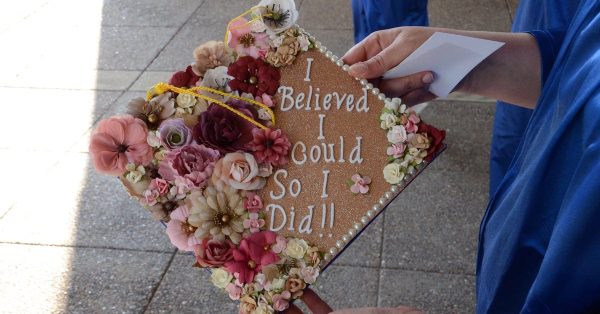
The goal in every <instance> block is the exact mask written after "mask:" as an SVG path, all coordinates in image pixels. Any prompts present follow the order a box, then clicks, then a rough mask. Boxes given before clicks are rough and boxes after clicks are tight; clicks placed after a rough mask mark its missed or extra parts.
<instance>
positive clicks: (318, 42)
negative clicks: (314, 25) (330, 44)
mask: <svg viewBox="0 0 600 314" xmlns="http://www.w3.org/2000/svg"><path fill="white" fill-rule="evenodd" d="M322 45H323V44H321V42H320V41H317V42H315V47H316V48H321V46H322Z"/></svg>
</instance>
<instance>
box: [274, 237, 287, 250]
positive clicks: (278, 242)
mask: <svg viewBox="0 0 600 314" xmlns="http://www.w3.org/2000/svg"><path fill="white" fill-rule="evenodd" d="M286 246H287V240H286V238H285V237H284V236H282V235H278V236H277V238H275V245H273V247H272V248H271V250H272V251H273V252H274V253H277V254H279V253H281V252H283V250H285V247H286Z"/></svg>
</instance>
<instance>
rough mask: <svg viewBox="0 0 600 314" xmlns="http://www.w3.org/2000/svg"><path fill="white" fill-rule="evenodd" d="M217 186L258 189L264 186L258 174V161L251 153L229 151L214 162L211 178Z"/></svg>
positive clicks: (262, 179) (263, 179)
mask: <svg viewBox="0 0 600 314" xmlns="http://www.w3.org/2000/svg"><path fill="white" fill-rule="evenodd" d="M211 181H212V183H213V184H214V185H215V186H217V187H223V186H226V185H228V186H231V187H233V188H234V189H238V190H247V191H252V190H258V189H262V188H263V187H264V186H265V183H266V180H265V178H263V177H261V176H259V171H258V163H256V160H255V159H254V157H253V156H252V155H251V154H248V153H229V154H227V155H225V157H223V158H221V159H219V161H217V162H216V164H215V167H214V171H213V174H212V178H211Z"/></svg>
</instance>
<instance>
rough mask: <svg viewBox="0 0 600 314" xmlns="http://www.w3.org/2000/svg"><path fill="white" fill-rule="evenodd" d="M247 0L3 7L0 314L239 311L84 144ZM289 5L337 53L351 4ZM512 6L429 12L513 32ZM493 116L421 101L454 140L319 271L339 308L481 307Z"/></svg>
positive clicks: (34, 1)
mask: <svg viewBox="0 0 600 314" xmlns="http://www.w3.org/2000/svg"><path fill="white" fill-rule="evenodd" d="M254 2H255V1H247V0H246V1H241V0H235V1H230V0H227V1H217V0H210V1H209V0H205V1H202V0H104V1H102V0H86V1H77V0H28V1H17V2H11V3H10V5H8V7H6V6H5V10H2V11H1V12H0V40H1V41H2V42H3V47H4V48H3V49H2V52H1V53H0V55H1V56H2V58H0V69H1V71H0V97H1V99H2V107H1V108H3V109H2V111H3V114H2V118H3V119H2V122H1V123H0V134H2V135H1V136H0V160H1V161H2V162H1V163H0V173H1V174H2V180H1V182H0V191H1V192H0V193H1V195H0V250H1V251H0V252H1V253H0V312H2V313H45V312H82V313H83V312H85V313H88V312H109V313H114V312H133V313H135V312H149V313H158V312H182V313H185V312H196V313H221V312H225V313H226V312H234V311H235V305H234V303H232V302H230V301H229V300H228V299H227V297H225V296H224V295H222V294H220V293H218V292H217V291H216V290H215V289H214V288H213V287H212V286H211V284H209V283H207V282H206V275H205V274H204V273H202V272H195V271H189V267H190V266H191V264H192V259H191V257H190V256H187V255H183V254H178V253H177V252H176V251H175V250H174V249H173V248H172V247H171V245H170V244H169V242H168V240H167V238H166V236H165V234H164V231H163V229H162V227H161V226H160V225H159V224H158V223H155V222H153V221H152V220H151V219H150V218H149V216H148V215H147V214H146V213H145V212H144V211H143V210H142V209H141V208H140V207H138V206H137V205H136V204H135V203H134V202H133V201H131V200H129V199H128V197H127V195H126V194H125V192H124V191H122V190H121V188H120V187H119V184H117V182H116V181H115V180H114V179H110V178H107V177H104V176H100V175H97V174H95V173H94V172H93V171H92V170H91V169H90V164H89V160H88V154H87V152H86V150H87V138H88V135H89V130H90V128H91V127H92V126H93V125H94V124H95V123H96V122H97V121H98V120H99V119H100V118H102V117H105V116H109V115H112V114H114V113H118V112H122V111H123V108H124V105H125V104H126V103H127V100H128V99H130V98H132V97H133V96H137V95H140V94H141V93H142V92H143V91H144V90H145V89H146V88H147V87H149V85H150V84H152V83H153V82H156V81H159V80H165V79H167V78H168V76H169V73H170V72H171V71H174V70H178V69H181V68H182V67H184V66H185V65H186V64H188V63H189V62H190V61H191V56H190V55H191V51H192V49H193V48H194V47H195V46H196V45H197V44H199V43H201V42H204V41H206V40H209V39H214V38H219V37H215V36H220V34H222V32H223V29H224V27H225V24H226V21H227V20H228V18H231V17H232V16H234V15H236V12H240V11H242V9H243V8H246V7H250V6H251V5H253V4H254ZM298 2H299V5H300V12H301V19H300V21H299V23H300V24H301V25H302V26H303V27H304V28H306V29H308V30H309V31H310V32H311V33H313V34H314V35H316V36H317V37H319V38H320V40H321V41H322V42H323V43H326V45H327V46H328V47H331V48H332V49H333V50H334V51H335V52H336V53H338V54H340V55H341V54H343V52H344V51H345V50H347V49H348V48H349V47H351V45H352V31H351V27H352V23H351V13H350V8H349V1H348V0H304V1H302V0H299V1H298ZM515 6H516V0H485V1H484V0H432V1H430V15H431V23H432V24H433V25H436V26H447V27H455V28H466V29H485V30H496V31H506V30H508V29H509V26H510V23H511V19H512V17H511V16H512V14H513V13H514V9H515ZM492 115H493V105H492V103H491V102H489V101H487V102H486V101H478V100H476V99H475V100H474V99H467V100H465V99H460V98H459V99H458V100H456V99H455V100H450V101H437V102H435V103H433V104H432V105H431V106H429V107H428V108H427V109H426V110H425V112H424V116H425V119H427V121H430V122H432V123H433V124H435V125H436V126H438V127H442V128H445V129H446V130H447V131H448V139H447V142H448V144H449V146H450V148H449V149H448V150H447V152H446V153H445V154H444V155H443V156H442V157H441V158H439V160H438V161H437V162H436V163H435V164H434V165H433V166H432V167H431V168H430V170H429V171H427V172H426V173H425V174H424V175H423V176H422V177H420V178H419V179H418V180H417V181H416V183H415V184H413V185H412V186H411V187H410V188H409V189H408V190H407V192H406V193H404V194H402V197H401V198H400V199H398V200H397V201H396V202H395V203H393V204H392V206H391V207H390V208H389V209H388V210H387V212H386V213H385V215H384V216H383V217H381V218H380V219H378V221H377V222H376V223H374V224H373V225H372V226H371V227H369V230H368V231H367V232H366V233H365V235H364V236H363V237H362V238H361V239H360V240H358V241H357V242H356V243H354V244H353V246H352V247H351V248H350V249H349V250H348V252H347V253H346V254H345V256H344V257H343V258H341V259H339V260H338V261H337V262H336V263H335V266H333V267H331V268H330V269H329V270H328V271H327V272H326V273H325V274H324V275H323V276H322V278H321V279H320V280H319V282H318V284H317V289H318V291H319V292H320V293H321V294H322V295H323V296H324V298H325V299H327V300H328V301H329V302H330V303H331V304H332V305H333V306H334V307H336V308H339V307H346V306H353V307H354V306H395V305H399V304H410V305H414V306H418V307H421V308H423V309H425V310H427V311H428V312H430V313H453V312H454V313H465V312H472V311H473V310H474V286H473V285H474V265H475V252H476V241H477V236H476V235H477V229H478V225H479V220H480V217H481V215H482V211H483V210H484V207H485V204H486V199H487V192H486V191H487V175H488V172H487V159H488V146H489V137H490V129H491V121H492ZM467 160H468V161H467ZM424 191H427V194H424V193H423V192H424ZM424 195H426V196H424Z"/></svg>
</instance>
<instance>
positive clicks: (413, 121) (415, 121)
mask: <svg viewBox="0 0 600 314" xmlns="http://www.w3.org/2000/svg"><path fill="white" fill-rule="evenodd" d="M419 122H421V119H420V118H419V116H417V114H416V113H414V112H411V113H410V115H409V116H408V120H407V122H406V125H405V126H404V128H405V129H406V132H408V133H417V130H419Z"/></svg>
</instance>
